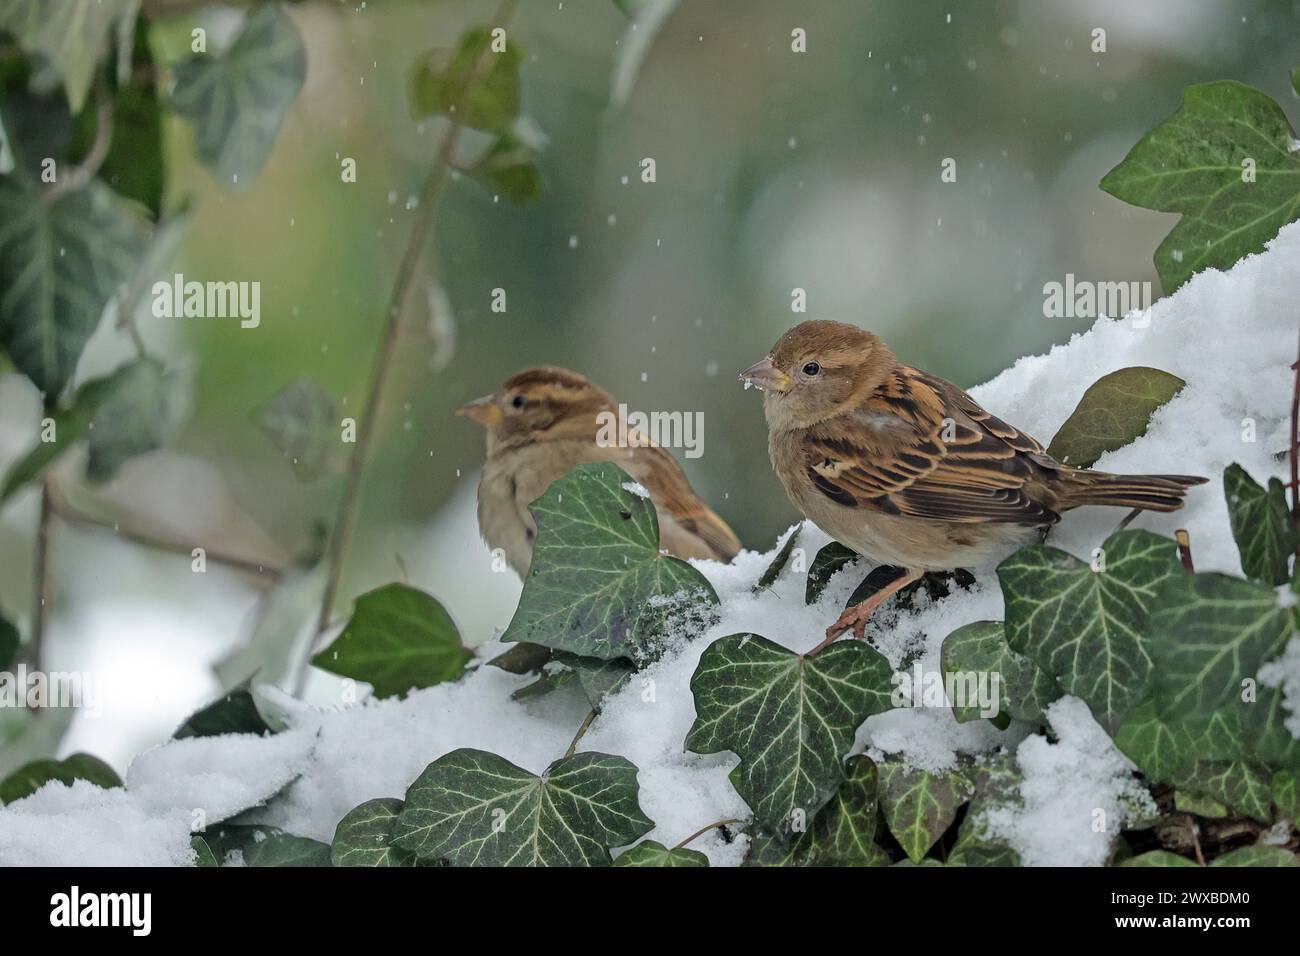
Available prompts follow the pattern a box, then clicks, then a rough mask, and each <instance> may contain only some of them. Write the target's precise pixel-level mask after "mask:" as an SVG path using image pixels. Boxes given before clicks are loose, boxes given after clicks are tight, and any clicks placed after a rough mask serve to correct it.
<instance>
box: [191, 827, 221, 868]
mask: <svg viewBox="0 0 1300 956" xmlns="http://www.w3.org/2000/svg"><path fill="white" fill-rule="evenodd" d="M190 847H191V848H192V849H193V850H194V865H195V866H197V867H203V868H208V867H216V866H221V863H220V862H219V861H218V860H217V855H216V854H215V853H213V852H212V847H210V846H208V841H207V840H205V839H203V837H201V836H199V835H198V834H197V833H196V834H195V835H194V836H192V837H190Z"/></svg>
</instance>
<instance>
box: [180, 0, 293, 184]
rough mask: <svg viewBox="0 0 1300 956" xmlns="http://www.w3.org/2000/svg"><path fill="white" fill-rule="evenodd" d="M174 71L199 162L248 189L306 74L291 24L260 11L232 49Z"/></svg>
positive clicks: (267, 7)
mask: <svg viewBox="0 0 1300 956" xmlns="http://www.w3.org/2000/svg"><path fill="white" fill-rule="evenodd" d="M172 72H173V73H174V74H175V77H176V86H175V88H174V89H173V90H172V94H171V102H172V106H173V107H174V108H175V110H176V112H177V113H179V114H180V115H181V116H184V117H185V118H186V119H188V120H189V121H190V122H191V123H192V124H193V125H194V145H195V148H196V149H197V151H198V154H199V159H201V160H202V161H203V163H204V165H206V166H208V167H209V168H210V169H212V170H213V171H214V172H215V173H216V174H217V176H218V177H219V178H220V179H221V180H222V181H223V182H225V183H226V185H228V186H234V187H244V186H247V185H248V184H249V183H251V182H252V181H253V179H254V178H255V177H256V176H257V174H258V173H259V172H260V171H261V169H262V167H263V166H264V165H265V164H266V160H267V157H268V156H270V154H271V146H272V144H273V143H274V142H275V137H276V134H277V133H278V132H279V130H280V124H281V123H282V122H283V121H284V117H285V114H286V113H288V111H289V107H290V106H291V105H293V101H294V99H295V98H297V96H298V91H299V90H301V89H302V83H303V79H304V78H305V77H306V75H307V55H306V52H305V51H304V50H303V45H302V38H301V37H299V36H298V28H297V27H295V26H294V25H293V20H292V19H290V17H289V15H288V14H287V13H285V11H284V9H283V8H282V7H281V6H280V5H279V4H275V3H268V4H264V5H260V6H258V7H256V8H254V9H253V10H252V11H251V12H249V13H248V14H247V17H246V19H245V20H244V24H243V27H242V29H241V30H240V31H239V34H238V35H237V36H236V37H235V39H234V41H233V42H232V43H231V44H230V46H229V47H227V48H226V49H225V50H223V51H222V52H220V53H218V54H207V53H200V54H196V55H195V56H192V57H190V58H189V59H188V60H185V61H184V62H182V63H178V64H177V65H176V66H175V67H174V68H173V71H172Z"/></svg>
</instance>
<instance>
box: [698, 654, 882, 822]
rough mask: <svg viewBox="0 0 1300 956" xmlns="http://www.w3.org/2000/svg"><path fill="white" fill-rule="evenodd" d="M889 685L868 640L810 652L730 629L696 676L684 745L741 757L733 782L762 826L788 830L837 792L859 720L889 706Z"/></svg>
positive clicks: (732, 773) (702, 664)
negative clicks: (808, 654)
mask: <svg viewBox="0 0 1300 956" xmlns="http://www.w3.org/2000/svg"><path fill="white" fill-rule="evenodd" d="M891 689H892V685H891V683H890V668H889V664H888V662H887V661H886V660H885V659H884V658H883V657H882V656H881V655H880V654H878V653H877V652H876V651H875V650H873V649H872V648H870V647H868V646H867V645H866V644H864V643H863V642H861V641H841V642H839V643H835V644H832V645H830V646H829V647H827V648H825V649H823V650H822V651H820V652H819V653H817V654H816V655H814V656H811V657H803V656H801V655H799V654H796V653H794V652H793V651H790V650H786V649H785V648H784V647H781V646H780V645H779V644H775V643H773V642H772V641H769V640H768V639H767V638H765V637H759V636H758V635H756V634H730V635H728V636H726V637H723V638H719V639H718V640H716V641H714V642H713V643H712V644H710V645H709V646H708V648H707V649H705V651H704V654H703V655H702V656H701V657H700V663H699V665H698V666H697V667H696V669H695V674H694V675H693V676H692V677H691V692H692V693H693V694H694V695H695V711H696V718H695V723H694V724H693V725H692V727H691V730H690V733H689V734H688V735H687V737H686V749H688V750H692V751H694V752H695V753H700V754H709V753H717V752H718V751H721V750H730V751H731V752H733V753H734V754H736V755H737V756H738V757H740V764H739V766H737V767H736V768H735V769H734V770H732V771H731V776H730V780H731V784H732V786H734V787H735V788H736V792H737V793H739V794H740V795H741V797H743V798H744V800H745V802H746V803H747V804H749V806H750V809H752V810H753V811H754V816H755V818H756V819H757V820H758V822H759V823H760V824H762V825H763V826H765V827H767V828H769V829H771V830H774V831H776V832H777V833H778V834H779V835H780V836H782V837H788V836H789V835H790V834H791V833H792V832H797V831H798V830H800V829H801V828H803V827H804V826H805V825H806V823H807V821H809V820H810V819H811V818H812V817H813V815H814V814H816V813H817V811H818V810H820V809H821V808H822V807H823V806H825V804H826V803H827V802H828V801H829V800H830V799H831V797H833V796H834V795H835V792H836V790H837V789H838V788H839V786H840V784H841V783H842V782H843V780H844V764H843V760H844V757H845V755H846V754H847V753H848V751H849V748H850V747H851V746H852V744H853V737H854V734H855V733H856V732H857V729H858V726H859V725H860V724H861V723H862V722H863V721H864V720H866V719H867V718H868V717H869V716H871V715H872V714H877V713H880V712H882V711H885V710H888V709H889V708H890V707H891V706H892V704H891V702H890V691H891Z"/></svg>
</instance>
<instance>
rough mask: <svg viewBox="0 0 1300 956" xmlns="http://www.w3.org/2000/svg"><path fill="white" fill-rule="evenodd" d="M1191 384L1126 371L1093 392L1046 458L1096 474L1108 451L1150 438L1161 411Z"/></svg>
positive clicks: (1151, 372) (1141, 370)
mask: <svg viewBox="0 0 1300 956" xmlns="http://www.w3.org/2000/svg"><path fill="white" fill-rule="evenodd" d="M1186 384H1187V383H1186V382H1184V381H1183V380H1182V379H1181V378H1179V377H1178V376H1177V375H1170V374H1169V373H1168V372H1162V371H1161V370H1160V369H1158V368H1145V367H1141V366H1137V367H1133V368H1122V369H1120V370H1119V371H1117V372H1111V373H1110V374H1108V375H1103V376H1102V377H1101V378H1099V379H1097V381H1095V382H1093V383H1092V384H1091V385H1090V386H1088V390H1087V391H1086V392H1084V393H1083V398H1081V399H1079V404H1078V405H1077V406H1075V409H1074V411H1072V412H1071V413H1070V417H1069V418H1067V419H1066V420H1065V424H1063V425H1062V426H1061V427H1060V428H1059V429H1058V430H1057V432H1056V437H1055V438H1053V439H1052V444H1051V445H1050V446H1049V447H1048V449H1047V453H1048V454H1049V455H1051V456H1052V457H1053V458H1055V459H1056V460H1057V461H1060V462H1063V463H1065V464H1067V465H1073V466H1074V467H1075V468H1091V467H1092V466H1093V465H1094V464H1095V463H1096V461H1097V459H1098V458H1100V457H1101V456H1102V455H1104V454H1105V453H1106V452H1108V451H1115V450H1116V449H1117V448H1123V447H1124V446H1125V445H1128V444H1130V443H1132V442H1133V441H1135V440H1136V439H1138V438H1141V437H1142V436H1143V435H1145V434H1146V431H1147V424H1148V423H1149V422H1150V421H1151V416H1152V415H1154V414H1155V411H1156V409H1157V408H1159V407H1160V406H1161V405H1164V404H1165V403H1166V402H1168V401H1169V400H1170V399H1171V398H1173V397H1174V396H1175V395H1177V394H1178V392H1179V390H1181V389H1182V387H1183V386H1184V385H1186Z"/></svg>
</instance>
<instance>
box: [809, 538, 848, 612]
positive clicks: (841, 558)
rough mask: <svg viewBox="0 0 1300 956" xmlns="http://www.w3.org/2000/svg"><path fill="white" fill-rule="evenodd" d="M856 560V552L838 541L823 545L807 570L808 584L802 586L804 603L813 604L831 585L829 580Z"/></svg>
mask: <svg viewBox="0 0 1300 956" xmlns="http://www.w3.org/2000/svg"><path fill="white" fill-rule="evenodd" d="M856 560H858V554H857V552H856V551H851V550H850V549H848V548H846V547H845V546H844V545H842V544H840V543H839V542H838V541H832V542H830V544H827V545H824V546H823V547H822V549H821V550H820V551H818V552H817V556H816V557H815V558H813V563H812V566H811V567H809V568H808V583H807V584H806V585H804V597H803V600H804V603H805V604H814V603H816V601H817V599H818V598H820V597H821V596H822V592H823V591H825V590H826V585H828V584H830V583H831V578H833V577H834V576H835V575H836V574H838V573H839V572H840V571H842V570H843V569H844V568H846V567H848V566H849V565H850V564H852V563H853V562H854V561H856Z"/></svg>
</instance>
